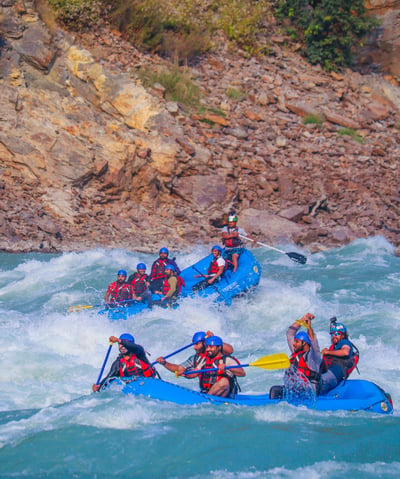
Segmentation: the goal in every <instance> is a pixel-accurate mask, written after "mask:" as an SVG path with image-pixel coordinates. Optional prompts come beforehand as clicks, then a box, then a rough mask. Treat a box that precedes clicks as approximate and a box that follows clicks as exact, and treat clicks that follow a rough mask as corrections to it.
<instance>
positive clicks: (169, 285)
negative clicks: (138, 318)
mask: <svg viewBox="0 0 400 479" xmlns="http://www.w3.org/2000/svg"><path fill="white" fill-rule="evenodd" d="M164 271H165V278H164V283H163V285H162V287H163V289H162V290H161V291H155V293H156V294H159V295H161V296H162V298H161V299H160V300H159V301H157V302H156V301H155V302H154V304H158V305H159V306H169V305H171V306H172V305H174V304H175V303H176V300H177V298H178V296H179V295H180V293H181V289H182V286H185V283H184V281H183V278H181V277H180V276H178V275H177V274H176V270H175V266H174V265H173V264H167V266H166V267H165V270H164Z"/></svg>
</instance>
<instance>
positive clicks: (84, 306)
mask: <svg viewBox="0 0 400 479" xmlns="http://www.w3.org/2000/svg"><path fill="white" fill-rule="evenodd" d="M132 301H134V300H133V299H127V300H126V301H117V302H115V303H102V304H76V305H75V306H70V307H69V308H68V312H69V313H79V311H83V310H84V309H93V308H101V307H102V306H108V305H109V304H123V303H129V302H132Z"/></svg>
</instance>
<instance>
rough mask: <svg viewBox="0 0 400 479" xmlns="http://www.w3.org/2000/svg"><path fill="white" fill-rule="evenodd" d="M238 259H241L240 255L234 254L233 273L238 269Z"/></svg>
mask: <svg viewBox="0 0 400 479" xmlns="http://www.w3.org/2000/svg"><path fill="white" fill-rule="evenodd" d="M238 259H239V255H238V254H237V253H233V254H232V263H233V272H235V271H236V270H237V268H238Z"/></svg>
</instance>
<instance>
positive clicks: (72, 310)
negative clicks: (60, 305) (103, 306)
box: [68, 304, 94, 313]
mask: <svg viewBox="0 0 400 479" xmlns="http://www.w3.org/2000/svg"><path fill="white" fill-rule="evenodd" d="M92 308H94V306H91V305H90V304H77V305H76V306H70V307H69V308H68V312H69V313H78V312H79V311H83V310H84V309H92Z"/></svg>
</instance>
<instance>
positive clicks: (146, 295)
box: [142, 289, 153, 309]
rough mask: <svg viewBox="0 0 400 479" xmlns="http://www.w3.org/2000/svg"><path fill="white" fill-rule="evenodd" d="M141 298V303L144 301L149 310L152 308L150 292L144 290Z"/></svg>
mask: <svg viewBox="0 0 400 479" xmlns="http://www.w3.org/2000/svg"><path fill="white" fill-rule="evenodd" d="M142 298H143V301H146V302H147V304H148V306H149V308H150V309H151V308H152V306H153V301H152V299H151V291H150V290H148V289H146V290H145V291H143V293H142Z"/></svg>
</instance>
